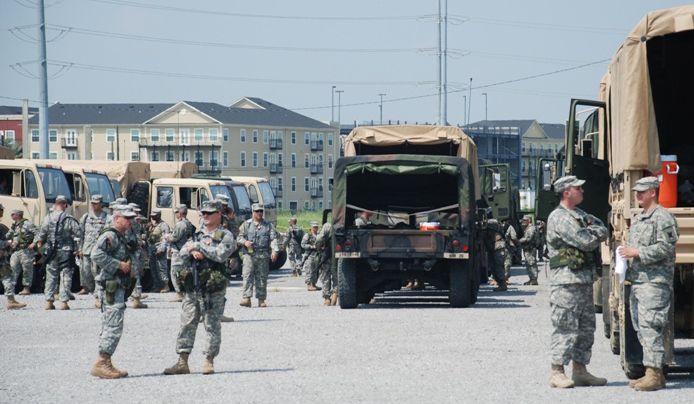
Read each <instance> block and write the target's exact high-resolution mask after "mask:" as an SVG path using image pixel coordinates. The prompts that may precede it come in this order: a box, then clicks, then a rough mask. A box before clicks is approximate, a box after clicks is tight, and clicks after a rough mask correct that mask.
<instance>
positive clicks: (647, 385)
mask: <svg viewBox="0 0 694 404" xmlns="http://www.w3.org/2000/svg"><path fill="white" fill-rule="evenodd" d="M664 388H665V375H664V374H663V369H659V368H652V367H650V366H647V367H646V375H645V376H644V377H642V378H641V379H639V380H638V381H637V383H636V384H635V385H634V390H637V391H655V390H660V389H664Z"/></svg>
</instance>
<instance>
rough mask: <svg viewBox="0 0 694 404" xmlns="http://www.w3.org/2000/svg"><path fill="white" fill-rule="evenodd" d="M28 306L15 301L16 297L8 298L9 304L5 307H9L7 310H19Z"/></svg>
mask: <svg viewBox="0 0 694 404" xmlns="http://www.w3.org/2000/svg"><path fill="white" fill-rule="evenodd" d="M26 306H27V305H26V303H19V302H18V301H16V300H15V299H14V296H7V304H6V305H5V307H7V310H17V309H21V308H23V307H26Z"/></svg>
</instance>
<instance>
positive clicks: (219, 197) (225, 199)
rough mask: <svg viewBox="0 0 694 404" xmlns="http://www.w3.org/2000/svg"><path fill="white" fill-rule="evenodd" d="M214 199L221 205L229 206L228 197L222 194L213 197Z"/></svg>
mask: <svg viewBox="0 0 694 404" xmlns="http://www.w3.org/2000/svg"><path fill="white" fill-rule="evenodd" d="M214 199H216V200H218V201H220V202H221V203H222V205H228V204H229V197H228V196H226V195H224V194H217V195H215V196H214Z"/></svg>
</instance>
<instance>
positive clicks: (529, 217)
mask: <svg viewBox="0 0 694 404" xmlns="http://www.w3.org/2000/svg"><path fill="white" fill-rule="evenodd" d="M522 220H523V221H524V222H525V221H528V222H532V221H533V218H532V216H530V215H523V219H522Z"/></svg>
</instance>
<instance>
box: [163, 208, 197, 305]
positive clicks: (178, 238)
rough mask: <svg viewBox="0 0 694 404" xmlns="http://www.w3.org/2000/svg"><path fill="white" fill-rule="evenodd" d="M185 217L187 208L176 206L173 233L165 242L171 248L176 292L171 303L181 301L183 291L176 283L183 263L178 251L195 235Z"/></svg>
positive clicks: (172, 271)
mask: <svg viewBox="0 0 694 404" xmlns="http://www.w3.org/2000/svg"><path fill="white" fill-rule="evenodd" d="M186 216H188V207H187V206H186V205H183V204H181V205H178V206H177V207H176V225H174V229H173V232H171V234H170V235H169V237H168V240H167V241H168V243H169V247H170V248H171V283H173V286H174V290H175V291H176V297H175V298H174V299H172V300H171V301H173V302H182V301H183V291H182V290H181V285H180V284H179V283H178V272H179V271H180V270H181V268H182V267H183V262H182V261H181V259H180V258H179V256H178V250H180V249H181V248H182V247H183V245H184V244H185V243H187V242H188V240H189V239H190V238H191V237H193V235H194V234H195V227H194V226H193V224H192V223H190V221H189V220H188V218H187V217H186Z"/></svg>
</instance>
